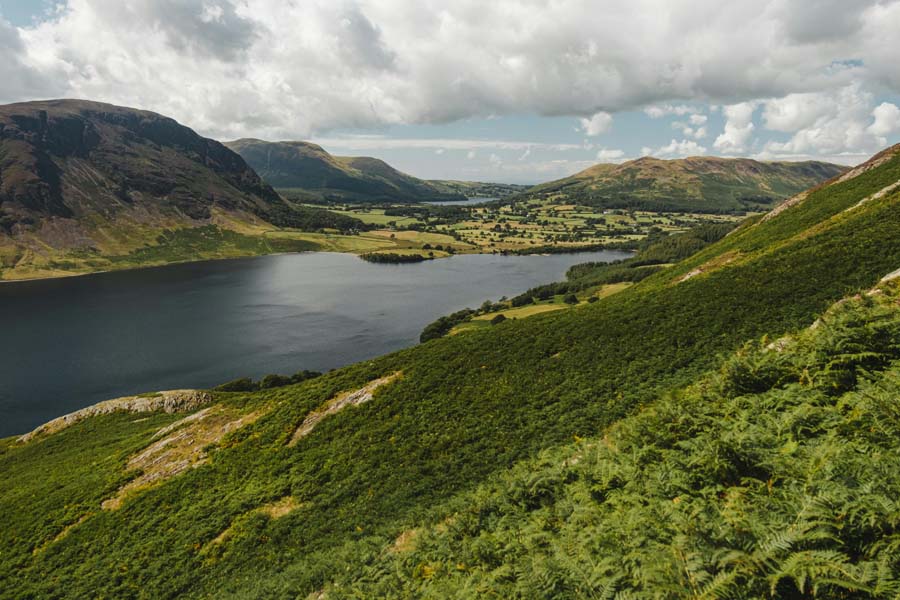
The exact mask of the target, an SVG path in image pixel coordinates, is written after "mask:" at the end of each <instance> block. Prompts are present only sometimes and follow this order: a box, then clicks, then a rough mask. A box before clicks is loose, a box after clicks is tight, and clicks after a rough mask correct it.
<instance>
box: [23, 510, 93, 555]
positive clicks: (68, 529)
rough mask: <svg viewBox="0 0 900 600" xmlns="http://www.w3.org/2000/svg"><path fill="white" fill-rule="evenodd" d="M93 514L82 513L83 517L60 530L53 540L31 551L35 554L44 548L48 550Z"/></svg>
mask: <svg viewBox="0 0 900 600" xmlns="http://www.w3.org/2000/svg"><path fill="white" fill-rule="evenodd" d="M91 514H93V513H88V514H86V515H82V516H81V518H79V519H78V520H77V521H75V522H74V523H69V524H68V525H66V526H65V527H64V528H63V530H62V531H60V532H59V533H58V534H56V537H54V538H53V539H52V540H50V541H49V542H47V543H46V544H43V545H41V546H37V547H35V549H34V550H32V551H31V553H32V554H33V555H37V554H40V553H41V552H43V551H44V550H46V549H47V548H48V547H50V546H52V545H53V544H55V543H56V542H58V541H60V540H61V539H63V538H64V537H66V536H67V535H69V533H70V532H71V531H72V530H73V529H75V528H76V527H78V526H79V525H81V524H82V523H84V522H85V521H87V520H88V519H89V518H90V517H91Z"/></svg>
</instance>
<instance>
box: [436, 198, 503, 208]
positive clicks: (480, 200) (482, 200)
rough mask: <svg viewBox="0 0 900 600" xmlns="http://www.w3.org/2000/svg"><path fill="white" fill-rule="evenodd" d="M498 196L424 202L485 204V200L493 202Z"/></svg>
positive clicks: (454, 204)
mask: <svg viewBox="0 0 900 600" xmlns="http://www.w3.org/2000/svg"><path fill="white" fill-rule="evenodd" d="M497 199H498V198H492V197H491V198H489V197H487V196H485V197H473V198H467V199H465V200H436V201H434V202H426V203H425V204H435V205H437V206H474V205H476V204H485V203H487V202H493V201H494V200H497Z"/></svg>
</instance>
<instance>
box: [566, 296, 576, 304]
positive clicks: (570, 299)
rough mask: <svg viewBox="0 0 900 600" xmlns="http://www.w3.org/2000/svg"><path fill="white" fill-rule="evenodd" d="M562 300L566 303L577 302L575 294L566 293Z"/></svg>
mask: <svg viewBox="0 0 900 600" xmlns="http://www.w3.org/2000/svg"><path fill="white" fill-rule="evenodd" d="M563 302H565V303H566V304H578V297H577V296H575V294H568V295H566V297H565V298H563Z"/></svg>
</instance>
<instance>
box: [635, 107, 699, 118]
mask: <svg viewBox="0 0 900 600" xmlns="http://www.w3.org/2000/svg"><path fill="white" fill-rule="evenodd" d="M693 111H694V109H693V108H691V107H690V106H687V105H685V104H678V105H673V104H659V105H654V106H648V107H647V108H645V109H644V114H646V115H647V116H648V117H650V118H651V119H661V118H662V117H667V116H669V115H678V116H679V117H683V116H684V115H687V114H690V113H691V112H693Z"/></svg>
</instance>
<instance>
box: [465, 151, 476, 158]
mask: <svg viewBox="0 0 900 600" xmlns="http://www.w3.org/2000/svg"><path fill="white" fill-rule="evenodd" d="M476 156H478V153H477V152H475V151H474V150H469V152H468V154H466V158H468V159H469V160H474V159H475V157H476Z"/></svg>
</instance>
